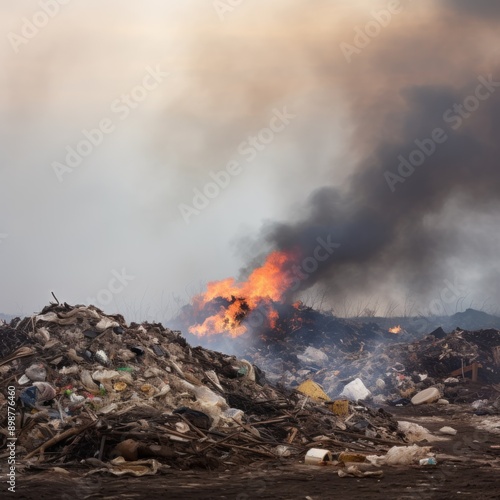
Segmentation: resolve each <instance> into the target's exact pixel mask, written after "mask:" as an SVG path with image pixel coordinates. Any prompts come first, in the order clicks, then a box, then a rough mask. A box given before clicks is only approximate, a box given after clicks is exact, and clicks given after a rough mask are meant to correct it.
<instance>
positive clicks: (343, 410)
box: [327, 399, 349, 417]
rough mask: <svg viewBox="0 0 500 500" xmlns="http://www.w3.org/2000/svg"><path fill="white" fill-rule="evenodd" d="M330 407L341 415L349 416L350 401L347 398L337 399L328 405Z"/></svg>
mask: <svg viewBox="0 0 500 500" xmlns="http://www.w3.org/2000/svg"><path fill="white" fill-rule="evenodd" d="M327 406H328V409H329V410H330V411H331V412H332V413H335V415H338V416H339V417H347V416H348V415H349V401H348V400H347V399H337V400H335V401H334V402H333V403H332V404H331V405H327Z"/></svg>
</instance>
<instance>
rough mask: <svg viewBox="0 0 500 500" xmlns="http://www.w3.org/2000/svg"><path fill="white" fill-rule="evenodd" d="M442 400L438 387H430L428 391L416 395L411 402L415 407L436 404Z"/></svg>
mask: <svg viewBox="0 0 500 500" xmlns="http://www.w3.org/2000/svg"><path fill="white" fill-rule="evenodd" d="M440 398H441V393H440V392H439V389H437V388H436V387H429V388H428V389H425V390H423V391H421V392H419V393H418V394H415V396H413V397H412V398H411V402H412V403H413V404H414V405H422V404H427V403H434V402H436V401H437V400H438V399H440Z"/></svg>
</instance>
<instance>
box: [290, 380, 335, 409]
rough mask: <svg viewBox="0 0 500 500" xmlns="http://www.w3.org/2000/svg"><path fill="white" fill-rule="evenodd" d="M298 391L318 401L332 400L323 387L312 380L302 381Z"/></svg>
mask: <svg viewBox="0 0 500 500" xmlns="http://www.w3.org/2000/svg"><path fill="white" fill-rule="evenodd" d="M297 391H299V392H300V393H302V394H304V395H305V396H308V397H310V398H311V399H312V400H313V401H316V402H318V403H321V402H322V401H330V398H329V397H328V396H327V395H326V393H325V391H324V390H323V388H322V387H321V386H320V385H319V384H317V383H316V382H313V381H312V380H306V381H305V382H302V384H300V385H299V386H298V387H297Z"/></svg>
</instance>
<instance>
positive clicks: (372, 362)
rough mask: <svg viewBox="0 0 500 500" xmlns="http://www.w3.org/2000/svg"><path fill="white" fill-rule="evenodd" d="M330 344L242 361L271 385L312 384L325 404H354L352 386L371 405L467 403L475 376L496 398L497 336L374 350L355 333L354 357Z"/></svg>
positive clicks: (499, 372)
mask: <svg viewBox="0 0 500 500" xmlns="http://www.w3.org/2000/svg"><path fill="white" fill-rule="evenodd" d="M330 338H331V339H332V342H331V343H330V344H328V343H326V342H325V343H324V342H320V343H319V344H309V345H308V344H307V342H304V341H303V340H302V339H301V340H300V341H299V340H297V339H296V338H295V337H294V336H290V337H289V338H287V339H279V340H277V341H276V342H275V343H268V344H267V345H265V346H256V345H252V346H249V347H246V349H245V350H244V355H245V357H247V358H248V359H250V360H252V362H253V363H255V364H256V365H257V366H259V367H260V368H261V369H262V370H263V371H265V372H266V376H267V377H268V379H269V380H271V381H272V382H274V383H279V384H281V385H283V386H286V387H291V388H297V387H299V386H300V384H302V383H303V382H304V381H305V380H313V381H314V382H316V383H319V384H320V385H321V387H322V389H323V390H324V391H325V392H326V394H327V395H328V397H329V398H330V399H337V398H340V397H347V398H349V399H355V397H354V396H353V395H350V394H349V393H346V390H345V388H346V386H348V385H350V384H352V383H353V382H355V381H356V380H358V381H359V382H357V385H358V389H359V391H360V392H359V391H358V392H356V394H355V396H356V397H358V398H359V399H370V398H373V401H374V402H375V403H376V404H384V403H389V404H390V403H391V402H394V401H396V402H397V401H401V400H405V401H406V404H409V403H410V402H411V398H412V397H414V396H415V395H416V394H418V393H419V392H420V391H424V390H426V389H429V388H434V389H436V391H438V392H437V393H436V394H439V397H437V398H436V399H435V400H442V401H443V403H444V404H446V403H445V401H448V402H451V403H454V402H456V403H464V402H472V401H474V400H477V399H478V398H479V396H480V395H478V394H476V393H475V392H474V391H469V390H468V388H467V385H468V384H469V382H470V380H471V379H473V378H474V377H476V376H477V379H478V381H480V382H481V383H483V384H489V385H490V386H491V387H497V397H498V392H500V385H499V384H500V331H499V330H481V331H477V332H469V331H464V330H460V329H457V330H455V331H454V332H452V333H450V334H446V333H445V332H444V331H443V330H442V329H438V330H436V331H435V332H433V333H432V334H430V335H427V336H426V337H425V338H423V339H421V340H413V341H410V342H397V343H386V342H383V343H378V344H375V345H374V344H373V343H371V339H372V337H371V336H369V337H368V339H365V337H363V335H362V332H360V333H359V334H358V337H357V338H358V350H357V351H353V350H352V348H351V347H352V345H353V342H352V340H351V342H350V343H349V346H348V348H347V349H346V348H345V347H344V343H343V335H342V336H341V335H339V336H336V335H335V334H334V333H333V332H332V333H331V335H330ZM335 339H336V340H335ZM365 341H366V344H365ZM360 383H361V384H362V385H360ZM495 384H496V385H495ZM497 406H500V405H497ZM492 411H497V410H495V409H493V410H492Z"/></svg>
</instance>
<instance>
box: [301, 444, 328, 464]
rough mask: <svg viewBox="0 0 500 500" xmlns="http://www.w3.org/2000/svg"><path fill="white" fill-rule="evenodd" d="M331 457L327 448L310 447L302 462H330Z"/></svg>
mask: <svg viewBox="0 0 500 500" xmlns="http://www.w3.org/2000/svg"><path fill="white" fill-rule="evenodd" d="M332 459H333V457H332V453H331V452H330V451H329V450H324V449H322V448H311V449H310V450H309V451H308V452H307V454H306V456H305V458H304V463H305V464H306V465H319V464H321V463H322V462H331V461H332Z"/></svg>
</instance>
